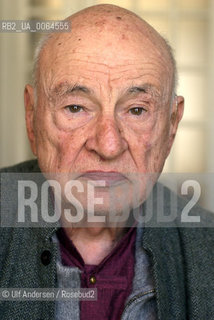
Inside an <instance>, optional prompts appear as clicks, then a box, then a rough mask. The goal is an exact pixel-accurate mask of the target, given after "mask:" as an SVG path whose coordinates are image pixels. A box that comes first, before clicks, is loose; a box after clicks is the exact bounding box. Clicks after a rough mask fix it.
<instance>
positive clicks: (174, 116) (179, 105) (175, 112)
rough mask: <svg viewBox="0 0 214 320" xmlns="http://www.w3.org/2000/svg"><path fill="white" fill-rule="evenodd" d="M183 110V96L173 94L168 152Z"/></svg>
mask: <svg viewBox="0 0 214 320" xmlns="http://www.w3.org/2000/svg"><path fill="white" fill-rule="evenodd" d="M183 112H184V98H183V97H181V96H175V98H174V100H173V105H172V110H171V115H170V133H169V144H168V154H167V155H169V152H170V150H171V148H172V144H173V142H174V139H175V135H176V132H177V129H178V124H179V122H180V121H181V119H182V116H183Z"/></svg>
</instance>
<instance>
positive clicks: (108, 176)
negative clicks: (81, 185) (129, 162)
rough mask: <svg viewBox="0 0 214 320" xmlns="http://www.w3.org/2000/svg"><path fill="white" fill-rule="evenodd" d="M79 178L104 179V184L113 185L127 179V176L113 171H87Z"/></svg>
mask: <svg viewBox="0 0 214 320" xmlns="http://www.w3.org/2000/svg"><path fill="white" fill-rule="evenodd" d="M79 178H81V179H84V180H90V181H92V182H93V181H104V183H105V186H106V187H109V186H113V185H117V184H120V183H124V182H125V181H127V178H126V177H125V176H124V175H123V174H121V173H119V172H115V171H87V172H85V173H83V174H82V175H81V176H80V177H79Z"/></svg>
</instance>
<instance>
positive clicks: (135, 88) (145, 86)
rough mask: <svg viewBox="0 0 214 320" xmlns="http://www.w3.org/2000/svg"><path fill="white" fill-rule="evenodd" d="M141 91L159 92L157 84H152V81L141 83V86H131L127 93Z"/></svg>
mask: <svg viewBox="0 0 214 320" xmlns="http://www.w3.org/2000/svg"><path fill="white" fill-rule="evenodd" d="M140 92H143V93H151V94H152V93H155V92H156V93H157V92H158V90H157V88H156V87H155V86H153V85H152V84H150V83H145V84H143V85H140V86H133V87H130V88H128V89H127V91H126V93H128V94H130V93H140Z"/></svg>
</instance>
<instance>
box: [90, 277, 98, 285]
mask: <svg viewBox="0 0 214 320" xmlns="http://www.w3.org/2000/svg"><path fill="white" fill-rule="evenodd" d="M89 281H90V283H91V284H95V283H96V281H97V280H96V278H95V276H91V277H90V278H89Z"/></svg>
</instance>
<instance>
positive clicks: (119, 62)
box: [39, 15, 173, 86]
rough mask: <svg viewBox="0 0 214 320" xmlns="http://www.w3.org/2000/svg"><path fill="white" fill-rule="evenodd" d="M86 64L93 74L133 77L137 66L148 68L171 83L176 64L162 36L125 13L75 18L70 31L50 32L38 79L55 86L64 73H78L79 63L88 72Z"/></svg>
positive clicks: (148, 70) (156, 75)
mask: <svg viewBox="0 0 214 320" xmlns="http://www.w3.org/2000/svg"><path fill="white" fill-rule="evenodd" d="M139 20H140V19H139ZM87 64H88V65H89V67H88V68H89V69H90V68H92V69H93V68H94V74H95V71H96V73H97V74H99V72H100V73H103V74H105V73H106V74H107V73H108V74H109V73H111V75H112V77H113V78H114V77H115V78H117V76H121V74H123V73H124V76H125V77H126V76H128V77H129V78H130V77H132V76H133V78H134V77H137V76H138V74H137V70H138V69H139V70H141V71H140V72H141V73H142V72H143V69H145V73H149V72H151V73H153V77H157V79H158V78H162V79H163V82H164V79H165V80H167V82H168V85H169V83H171V82H172V72H173V66H172V65H171V63H170V58H169V54H168V52H167V50H166V48H165V47H164V43H163V42H162V40H161V37H160V36H159V35H158V34H157V33H156V32H155V31H153V29H152V28H151V27H149V26H148V25H147V24H144V23H142V22H141V21H138V20H136V21H135V20H134V21H133V19H132V20H130V18H129V17H124V16H122V15H115V16H112V17H111V19H108V20H107V19H106V18H105V17H96V19H94V21H93V22H92V21H91V20H90V19H89V21H88V20H86V21H84V19H83V21H82V22H81V21H79V20H78V21H75V19H74V23H73V24H72V31H71V32H70V33H64V34H63V33H61V34H53V35H51V37H50V39H49V40H48V42H47V44H46V46H45V47H44V49H43V50H42V52H41V56H40V65H39V70H40V72H39V78H40V79H39V80H42V81H41V82H42V83H43V84H44V83H45V85H47V86H52V84H53V81H56V80H57V77H62V76H63V73H65V74H72V71H73V70H75V72H77V66H79V67H80V66H82V71H81V72H83V71H87V70H86V69H87ZM117 73H118V74H117ZM119 73H120V75H119ZM127 73H128V75H127ZM90 76H91V77H93V70H92V73H91V74H90ZM94 76H95V75H94ZM160 82H161V81H160Z"/></svg>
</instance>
